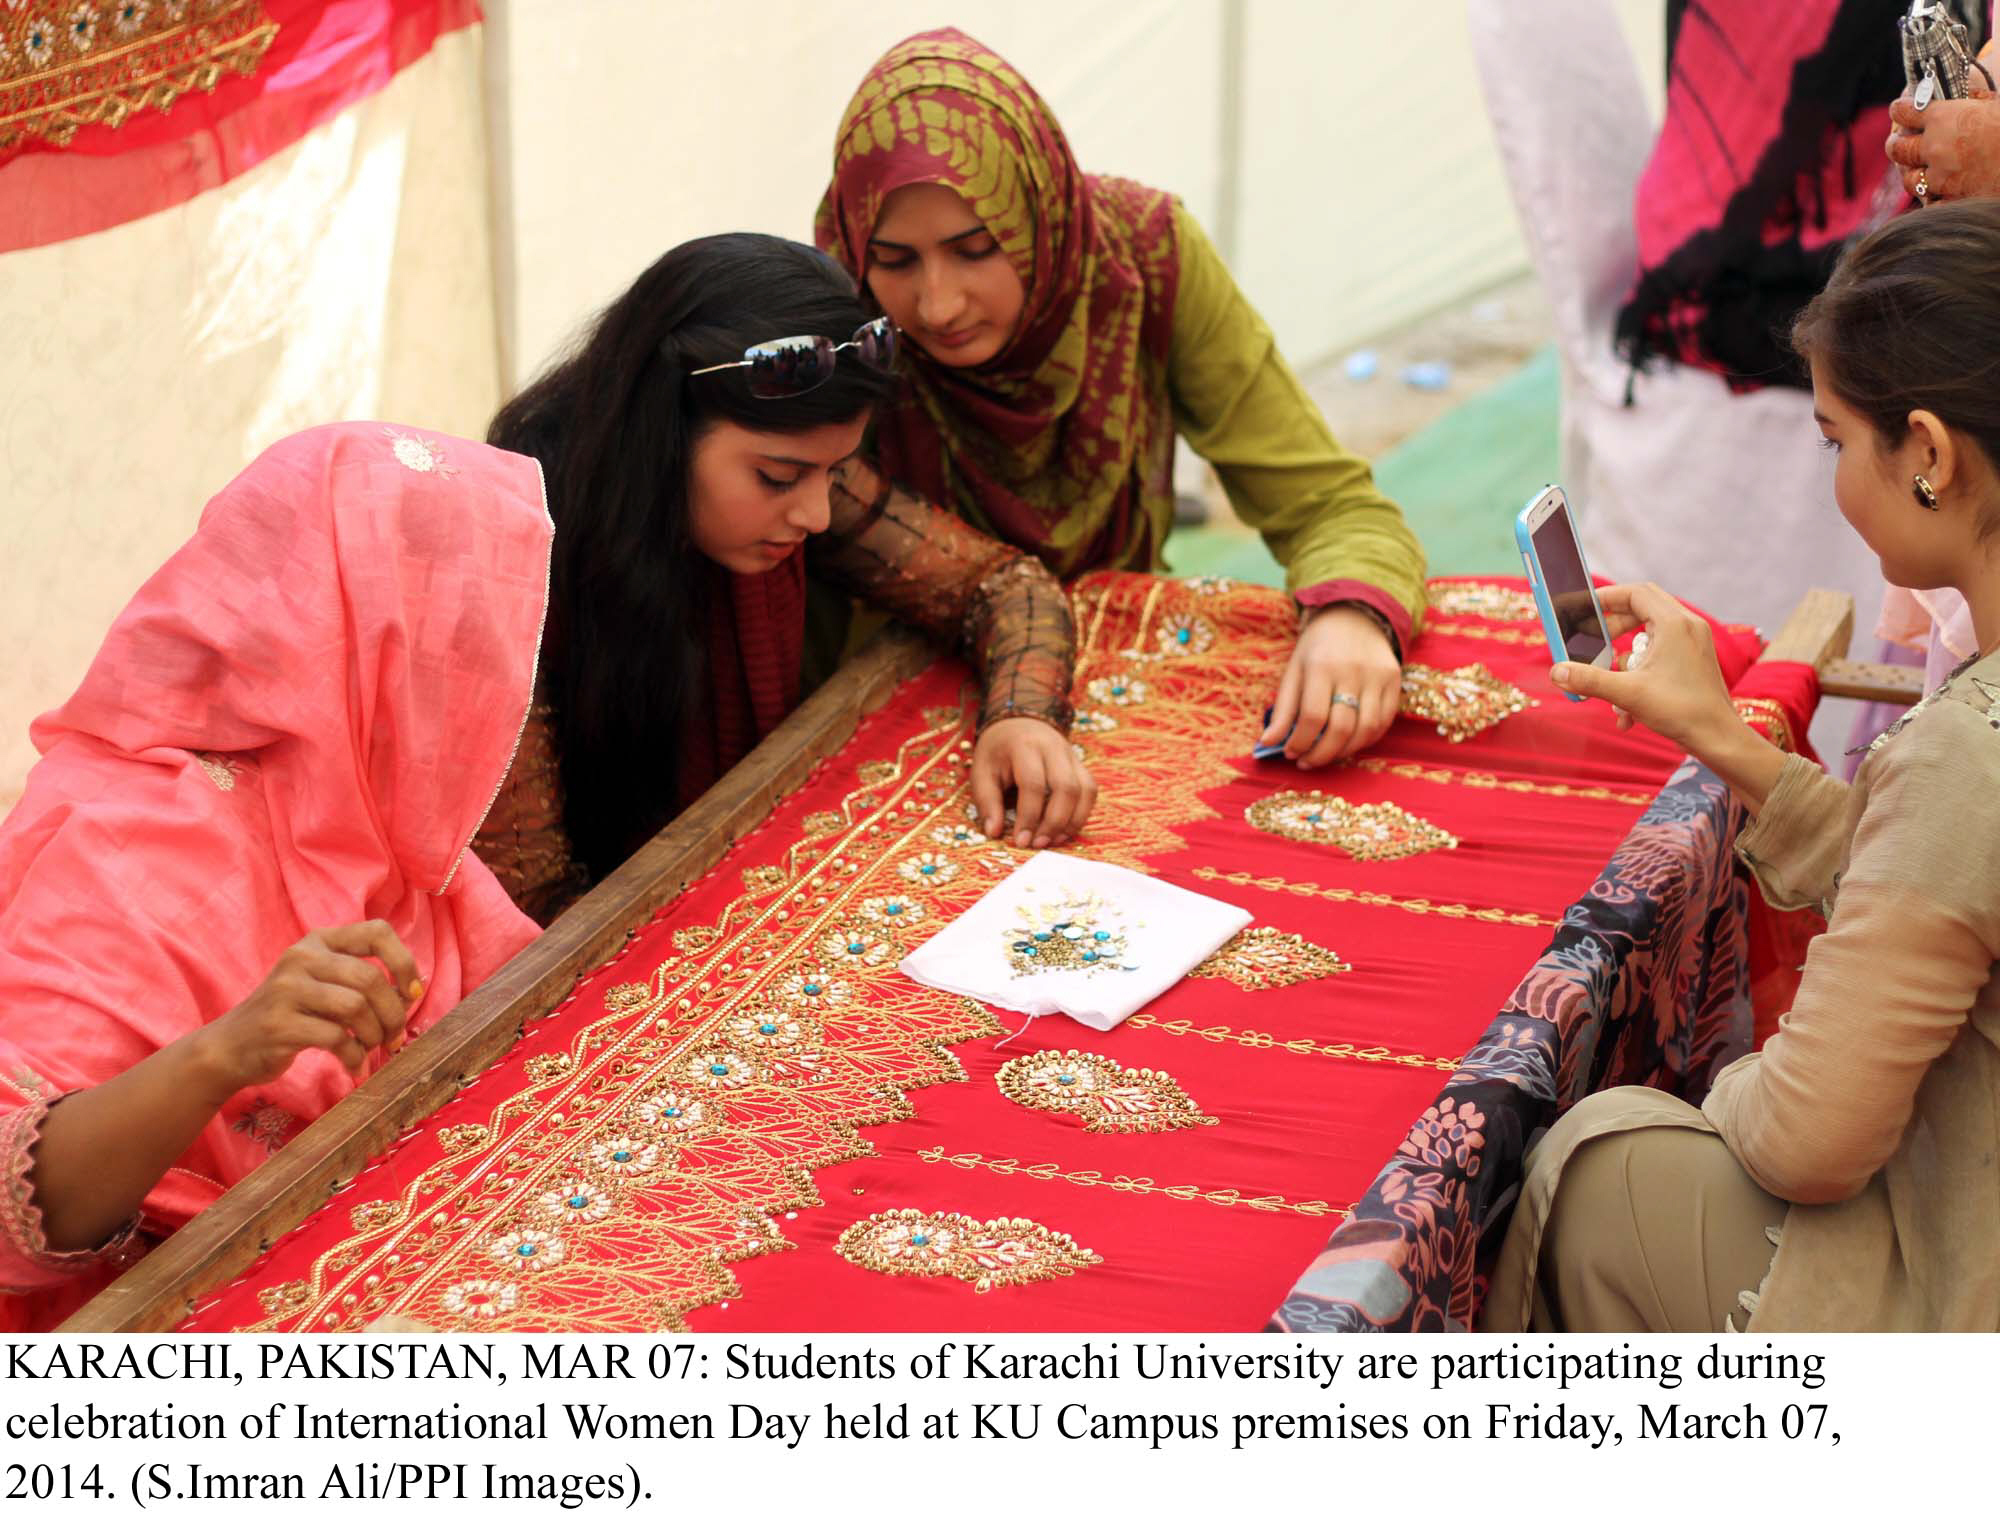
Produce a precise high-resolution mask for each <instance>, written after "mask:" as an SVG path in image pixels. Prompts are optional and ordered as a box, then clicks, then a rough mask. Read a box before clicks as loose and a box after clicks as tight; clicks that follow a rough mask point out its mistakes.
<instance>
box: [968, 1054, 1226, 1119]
mask: <svg viewBox="0 0 2000 1527" xmlns="http://www.w3.org/2000/svg"><path fill="white" fill-rule="evenodd" d="M993 1080H994V1083H995V1084H996V1085H997V1086H998V1087H999V1088H1000V1092H1001V1095H1002V1096H1003V1097H1005V1098H1006V1099H1007V1101H1008V1102H1010V1103H1018V1104H1020V1105H1021V1106H1022V1107H1023V1108H1033V1109H1037V1110H1039V1111H1041V1112H1044V1113H1073V1114H1075V1115H1076V1116H1077V1117H1078V1118H1079V1119H1081V1120H1082V1121H1083V1127H1084V1128H1085V1129H1087V1130H1089V1131H1090V1132H1091V1133H1093V1134H1154V1133H1159V1132H1162V1131H1165V1130H1170V1129H1194V1128H1198V1127H1200V1126H1202V1125H1205V1124H1213V1123H1214V1122H1215V1120H1214V1118H1213V1117H1211V1116H1210V1115H1208V1114H1205V1113H1203V1112H1202V1111H1201V1105H1200V1104H1198V1103H1196V1102H1195V1100H1194V1099H1193V1098H1191V1097H1189V1096H1188V1095H1187V1091H1186V1089H1185V1088H1183V1087H1182V1086H1181V1084H1180V1083H1179V1082H1177V1081H1175V1080H1174V1079H1173V1078H1172V1077H1171V1076H1169V1075H1168V1074H1167V1073H1166V1072H1164V1071H1155V1070H1153V1069H1151V1068H1150V1067H1136V1068H1127V1067H1125V1066H1121V1065H1119V1064H1118V1062H1117V1061H1115V1060H1112V1059H1111V1058H1110V1057H1109V1056H1105V1055H1096V1054H1093V1053H1091V1052H1089V1051H1087V1050H1038V1051H1037V1052H1036V1053H1035V1054H1033V1055H1022V1056H1019V1057H1017V1058H1016V1059H1014V1060H1010V1061H1008V1062H1007V1064H1006V1065H1004V1066H1002V1067H1001V1068H1000V1070H999V1072H998V1073H997V1074H996V1075H995V1076H994V1078H993Z"/></svg>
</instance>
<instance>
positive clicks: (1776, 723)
mask: <svg viewBox="0 0 2000 1527" xmlns="http://www.w3.org/2000/svg"><path fill="white" fill-rule="evenodd" d="M1735 705H1736V714H1737V715H1739V716H1741V717H1742V718H1743V719H1744V720H1745V721H1747V722H1749V723H1750V725H1752V726H1761V727H1763V728H1764V735H1765V736H1766V737H1768V738H1770V740H1771V741H1772V742H1773V743H1774V744H1776V746H1777V747H1778V748H1779V749H1780V750H1781V751H1783V752H1786V753H1796V752H1798V746H1797V743H1796V740H1795V739H1794V738H1793V736H1792V723H1791V718H1790V717H1788V716H1786V714H1785V708H1784V706H1782V705H1780V704H1779V703H1778V702H1777V701H1776V700H1771V699H1766V698H1763V697H1754V698H1749V699H1742V700H1737V701H1736V702H1735Z"/></svg>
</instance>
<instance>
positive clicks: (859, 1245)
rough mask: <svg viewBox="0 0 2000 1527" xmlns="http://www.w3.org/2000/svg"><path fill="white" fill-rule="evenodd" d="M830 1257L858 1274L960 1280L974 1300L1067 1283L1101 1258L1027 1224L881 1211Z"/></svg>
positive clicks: (851, 1231) (844, 1237)
mask: <svg viewBox="0 0 2000 1527" xmlns="http://www.w3.org/2000/svg"><path fill="white" fill-rule="evenodd" d="M834 1250H835V1251H837V1252H838V1253H839V1254H840V1255H841V1256H842V1257H844V1258H846V1259H847V1260H848V1261H850V1262H852V1263H853V1264H854V1265H855V1266H856V1267H865V1268H867V1269H868V1270H869V1271H870V1272H878V1273H885V1274H887V1275H888V1276H890V1277H900V1278H957V1279H958V1280H959V1281H960V1282H962V1283H970V1284H971V1285H972V1288H973V1292H975V1293H980V1294H984V1293H990V1292H991V1291H992V1290H994V1289H996V1288H1007V1287H1011V1286H1013V1285H1017V1284H1022V1283H1041V1282H1044V1281H1046V1280H1047V1279H1050V1278H1067V1277H1069V1276H1070V1275H1072V1274H1074V1273H1076V1272H1079V1271H1081V1270H1082V1269H1084V1268H1086V1267H1095V1266H1096V1265H1097V1264H1098V1263H1100V1262H1102V1261H1103V1260H1104V1258H1102V1257H1100V1256H1099V1255H1098V1254H1097V1253H1096V1252H1094V1251H1087V1250H1085V1249H1084V1248H1083V1247H1081V1246H1079V1245H1077V1244H1076V1242H1075V1241H1074V1240H1072V1239H1071V1238H1070V1237H1068V1236H1067V1235H1064V1234H1063V1233H1062V1232H1061V1231H1059V1230H1050V1229H1049V1228H1048V1227H1046V1226H1044V1225H1038V1224H1036V1223H1035V1222H1034V1221H1033V1220H1031V1219H1007V1218H1001V1219H989V1220H977V1219H973V1218H972V1217H971V1216H970V1215H965V1214H927V1213H925V1212H924V1211H923V1210H921V1209H885V1210H884V1211H882V1212H881V1213H880V1214H871V1215H869V1216H868V1218H867V1219H864V1220H857V1221H855V1222H854V1223H853V1224H851V1225H849V1226H848V1227H847V1228H846V1229H845V1230H843V1231H841V1233H840V1240H839V1241H838V1242H837V1243H836V1244H835V1246H834Z"/></svg>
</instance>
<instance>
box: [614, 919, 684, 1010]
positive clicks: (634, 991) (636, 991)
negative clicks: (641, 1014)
mask: <svg viewBox="0 0 2000 1527" xmlns="http://www.w3.org/2000/svg"><path fill="white" fill-rule="evenodd" d="M687 931H688V930H687V929H685V928H681V929H677V930H676V931H675V933H674V938H675V941H676V942H678V941H679V939H680V936H681V934H683V933H685V932H687ZM652 1000H653V988H652V987H650V986H648V985H647V984H646V983H645V982H644V981H620V982H619V983H618V984H617V985H616V986H614V987H612V988H611V989H610V990H609V991H607V992H606V993H605V994H604V1011H605V1012H606V1013H625V1012H630V1011H631V1010H632V1009H633V1008H635V1007H644V1006H645V1005H646V1004H647V1003H648V1002H650V1001H652Z"/></svg>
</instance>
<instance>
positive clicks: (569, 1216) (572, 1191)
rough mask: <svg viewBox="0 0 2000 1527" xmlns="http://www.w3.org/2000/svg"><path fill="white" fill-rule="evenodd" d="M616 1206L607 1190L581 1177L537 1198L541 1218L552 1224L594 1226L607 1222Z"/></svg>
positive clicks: (615, 1201) (561, 1184) (609, 1190)
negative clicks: (539, 1199)
mask: <svg viewBox="0 0 2000 1527" xmlns="http://www.w3.org/2000/svg"><path fill="white" fill-rule="evenodd" d="M616 1206H617V1198H616V1196H615V1195H614V1194H613V1192H612V1190H611V1189H610V1188H607V1187H601V1186H599V1185H598V1184H597V1183H594V1182H591V1181H589V1180H588V1179H587V1178H583V1177H573V1178H571V1179H570V1180H569V1181H568V1182H564V1183H559V1184H557V1185H556V1186H555V1187H553V1188H551V1189H549V1191H548V1192H546V1193H544V1194H543V1195H542V1198H541V1212H542V1216H543V1218H544V1219H545V1220H546V1221H547V1222H548V1223H549V1224H552V1225H594V1224H596V1223H597V1222H598V1221H599V1220H603V1219H608V1218H609V1217H610V1215H611V1211H612V1209H613V1208H615V1207H616Z"/></svg>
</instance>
